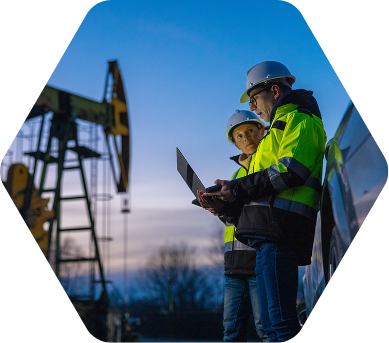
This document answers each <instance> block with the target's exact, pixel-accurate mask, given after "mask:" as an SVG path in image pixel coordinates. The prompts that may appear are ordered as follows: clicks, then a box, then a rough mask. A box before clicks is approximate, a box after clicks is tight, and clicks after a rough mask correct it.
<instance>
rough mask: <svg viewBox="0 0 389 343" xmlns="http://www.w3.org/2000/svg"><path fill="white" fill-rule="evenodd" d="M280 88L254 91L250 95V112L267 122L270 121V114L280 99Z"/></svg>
mask: <svg viewBox="0 0 389 343" xmlns="http://www.w3.org/2000/svg"><path fill="white" fill-rule="evenodd" d="M279 94H280V93H279V88H278V87H276V86H271V87H270V88H262V89H258V88H257V89H254V90H252V91H251V92H250V93H249V96H250V111H253V112H255V113H256V114H257V115H258V116H259V117H260V118H261V119H262V120H264V121H265V122H269V121H270V114H271V111H272V110H273V107H274V105H275V104H276V102H277V99H278V97H279Z"/></svg>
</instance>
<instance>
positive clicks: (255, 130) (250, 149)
mask: <svg viewBox="0 0 389 343" xmlns="http://www.w3.org/2000/svg"><path fill="white" fill-rule="evenodd" d="M264 134H265V129H262V128H261V129H260V128H259V127H258V126H257V125H255V124H251V123H248V124H242V125H239V126H238V127H237V128H235V129H234V131H233V132H232V138H233V141H234V144H235V146H236V147H237V148H238V149H239V150H241V151H242V152H243V153H245V154H246V155H248V156H249V155H252V154H253V153H254V152H256V151H257V148H258V143H259V141H260V140H261V139H262V137H263V136H264Z"/></svg>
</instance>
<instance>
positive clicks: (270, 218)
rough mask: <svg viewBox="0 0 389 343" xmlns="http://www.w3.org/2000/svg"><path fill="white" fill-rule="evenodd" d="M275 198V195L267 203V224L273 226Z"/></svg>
mask: <svg viewBox="0 0 389 343" xmlns="http://www.w3.org/2000/svg"><path fill="white" fill-rule="evenodd" d="M275 198H276V195H275V194H273V195H272V196H271V198H270V201H269V222H270V224H273V205H274V199H275Z"/></svg>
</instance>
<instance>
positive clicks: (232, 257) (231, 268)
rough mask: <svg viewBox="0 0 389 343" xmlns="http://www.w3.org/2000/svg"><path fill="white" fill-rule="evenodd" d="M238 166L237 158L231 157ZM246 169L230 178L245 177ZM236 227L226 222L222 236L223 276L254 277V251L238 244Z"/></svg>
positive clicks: (243, 168)
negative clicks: (223, 248)
mask: <svg viewBox="0 0 389 343" xmlns="http://www.w3.org/2000/svg"><path fill="white" fill-rule="evenodd" d="M231 159H232V160H234V161H235V162H236V163H238V164H239V162H238V160H239V156H234V157H231ZM247 173H248V169H246V168H245V167H244V166H242V167H240V168H239V169H238V170H237V171H236V172H235V173H234V174H233V175H232V177H231V180H236V179H239V178H241V177H244V176H246V175H247ZM235 231H236V227H235V225H234V224H232V223H229V222H228V221H227V222H226V229H225V235H224V244H225V250H224V271H225V272H224V274H225V275H226V276H239V275H244V276H255V261H256V250H255V249H253V248H251V247H249V246H247V245H246V244H243V243H242V242H239V241H238V240H237V239H236V238H235Z"/></svg>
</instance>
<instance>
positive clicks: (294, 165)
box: [278, 157, 311, 180]
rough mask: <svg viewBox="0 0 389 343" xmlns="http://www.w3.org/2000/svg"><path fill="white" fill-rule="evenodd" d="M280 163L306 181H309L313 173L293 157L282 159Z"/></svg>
mask: <svg viewBox="0 0 389 343" xmlns="http://www.w3.org/2000/svg"><path fill="white" fill-rule="evenodd" d="M278 163H281V164H282V165H284V166H285V167H286V168H289V169H291V170H293V171H294V172H295V173H296V174H297V175H299V176H300V177H301V178H303V179H304V180H307V179H308V177H309V176H310V175H311V171H310V170H309V168H307V167H306V166H305V165H304V164H302V163H301V162H299V161H297V160H296V159H294V158H293V157H282V158H280V159H279V160H278Z"/></svg>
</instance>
